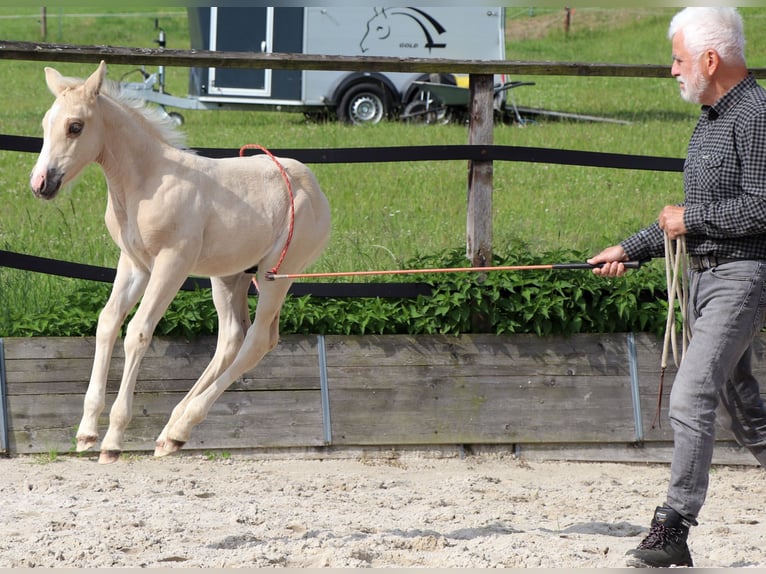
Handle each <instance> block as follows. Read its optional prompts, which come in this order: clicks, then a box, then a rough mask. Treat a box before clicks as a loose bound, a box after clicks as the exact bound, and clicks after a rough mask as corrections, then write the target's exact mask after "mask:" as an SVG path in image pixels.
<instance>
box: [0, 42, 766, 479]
mask: <svg viewBox="0 0 766 574" xmlns="http://www.w3.org/2000/svg"><path fill="white" fill-rule="evenodd" d="M0 59H26V60H35V61H46V62H58V61H67V62H93V63H96V62H98V61H99V60H100V59H105V60H107V62H112V63H121V64H137V65H142V64H151V65H168V66H213V67H233V68H236V67H239V68H244V67H250V68H274V69H280V68H281V69H303V68H306V69H320V70H321V69H326V70H367V71H376V70H387V71H417V72H441V71H444V72H451V73H468V74H469V75H470V76H471V86H472V88H471V97H472V102H471V115H470V118H471V119H470V125H469V137H468V142H469V144H470V147H472V148H474V149H475V150H478V152H477V153H479V155H481V154H483V153H486V152H488V151H492V146H491V144H492V129H491V125H492V123H491V120H490V119H489V118H491V117H492V109H491V104H492V99H491V97H489V90H491V87H492V85H491V81H490V80H489V78H491V74H495V73H505V74H535V75H577V76H620V77H667V76H668V74H669V68H668V67H667V66H651V65H650V66H624V65H616V64H578V63H552V62H538V63H535V62H509V61H494V62H476V61H455V60H438V59H433V60H432V59H428V60H416V59H404V60H402V59H398V58H375V57H367V58H365V57H354V58H348V57H328V56H312V55H305V54H289V55H284V54H253V53H221V52H204V51H182V50H167V49H158V50H150V49H143V48H141V49H137V48H120V47H111V46H70V45H56V44H44V43H29V42H10V41H3V40H0ZM753 72H754V74H755V75H756V77H759V78H760V77H766V70H764V69H754V70H753ZM491 161H492V160H487V159H486V157H484V158H482V157H477V158H473V159H471V160H470V164H469V165H470V166H471V167H470V170H469V171H470V173H469V190H468V191H469V214H468V217H469V220H468V227H467V243H468V249H467V251H468V256H469V259H471V261H472V263H473V264H480V265H481V264H484V262H485V261H487V260H488V259H491V257H490V256H491V217H490V216H491V213H492V209H491V193H492V180H491V177H492V170H491ZM474 176H476V177H474ZM476 214H479V216H480V217H483V218H485V219H484V220H481V219H473V220H472V219H471V218H472V217H474V216H475V215H476ZM488 217H489V219H486V218H488ZM756 343H757V349H756V357H755V360H756V365H757V367H758V369H761V370H764V369H762V367H761V365H766V360H764V359H766V356H765V355H766V344H765V343H764V339H763V338H760V339H758V340H757V341H756ZM214 345H215V340H214V339H212V338H211V339H207V338H206V339H200V340H198V341H194V342H187V341H178V340H164V339H161V338H156V339H155V340H154V341H153V343H152V346H151V348H150V350H149V352H148V353H147V355H146V357H145V359H144V361H143V363H142V369H141V373H140V374H139V381H138V384H137V393H136V398H135V403H134V418H133V421H132V423H131V425H130V427H129V430H128V435H127V441H126V444H125V449H126V450H127V451H145V450H152V449H153V441H154V438H155V437H156V435H157V434H158V433H159V432H160V430H161V428H162V427H163V426H164V424H165V422H166V420H167V417H168V416H169V414H170V410H171V408H172V406H173V405H174V404H175V403H176V402H177V401H178V400H179V399H180V398H181V396H182V395H183V393H185V392H186V390H187V389H188V388H189V387H190V386H191V385H192V383H193V382H194V381H195V380H196V378H197V376H198V375H199V373H201V371H202V370H203V368H204V366H205V364H206V363H207V362H208V360H209V358H210V356H211V355H212V350H213V347H214ZM93 349H94V341H93V339H92V338H77V339H68V338H55V339H48V338H30V339H23V338H7V339H0V403H2V406H3V407H4V408H2V409H0V411H1V412H2V415H1V416H2V418H0V426H1V427H2V429H3V430H4V431H5V432H4V433H3V435H4V436H7V438H6V439H5V441H4V443H5V444H0V451H4V452H6V453H10V454H19V453H40V452H52V451H55V452H66V451H68V450H70V449H71V447H72V444H73V443H72V439H73V437H74V434H75V431H76V425H77V424H78V422H79V419H80V416H81V409H82V399H83V394H84V392H85V388H86V385H87V380H88V377H89V372H90V367H91V362H92V356H93ZM121 353H122V349H121V345H120V344H119V343H118V345H117V346H116V348H115V359H114V361H113V365H112V370H111V372H110V377H109V388H108V392H109V396H110V397H112V398H113V397H114V395H115V393H116V387H117V384H118V382H119V379H120V370H121V367H122V356H121ZM659 357H660V344H659V341H657V340H656V339H655V338H654V337H652V336H649V335H646V334H637V335H634V334H617V335H576V336H573V337H571V338H538V337H535V336H527V335H517V336H497V335H472V336H459V337H447V336H418V337H408V336H401V335H392V336H379V337H377V336H364V337H340V336H327V337H322V336H285V337H283V338H282V340H281V342H280V343H279V345H278V346H277V348H276V349H275V350H274V351H272V352H271V353H270V354H268V355H267V356H266V357H265V358H264V360H263V361H262V362H261V364H259V365H258V367H257V368H256V369H255V370H254V371H253V372H250V373H246V374H245V375H244V376H243V377H241V379H240V380H238V381H237V382H236V383H235V384H234V385H233V386H232V387H231V388H230V389H229V390H227V391H226V393H224V395H223V396H222V397H221V398H220V399H219V400H218V402H217V403H216V404H215V406H214V407H213V408H212V410H211V412H210V414H209V416H208V418H207V419H206V420H205V421H204V422H203V423H202V424H201V425H199V426H198V427H197V428H196V429H195V432H194V434H193V436H192V439H191V441H190V442H189V443H188V444H187V447H186V448H187V450H188V449H196V450H207V449H230V450H233V449H247V450H252V449H265V450H269V449H272V450H273V449H285V448H286V449H303V451H304V452H306V451H311V452H317V453H319V455H321V456H326V455H328V453H331V452H333V450H335V449H347V448H361V449H373V450H374V449H380V448H391V447H403V446H413V447H421V446H429V445H430V446H434V445H436V446H455V445H458V446H460V447H461V448H463V447H465V445H469V446H471V447H473V448H476V447H478V446H487V447H491V446H496V447H499V448H504V449H513V450H514V451H515V452H517V453H520V454H521V455H522V456H527V457H530V458H532V457H535V458H558V459H569V460H625V461H657V462H666V461H668V460H669V456H670V452H671V440H672V438H671V430H670V425H669V422H668V420H667V414H666V412H667V410H666V409H664V410H663V414H662V418H661V419H660V421H659V425H660V426H655V427H653V425H652V419H653V417H654V413H655V408H656V404H657V398H658V381H659ZM758 374H760V375H762V376H763V375H766V372H764V373H758ZM673 375H674V372H673V369H672V368H670V369H668V372H667V373H666V377H665V378H666V385H665V392H664V395H665V398H664V402H665V405H667V394H668V392H669V390H670V388H671V383H672V379H673ZM103 422H104V424H105V423H106V415H105V416H104V419H103ZM719 443H720V448H718V449H717V451H716V458H715V462H719V463H736V464H749V463H752V462H753V460H752V458H751V457H750V456H749V454H748V453H746V452H743V451H742V449H739V448H738V447H736V446H735V445H733V443H732V441H731V437H729V436H727V435H725V434H722V435H721V436H719Z"/></svg>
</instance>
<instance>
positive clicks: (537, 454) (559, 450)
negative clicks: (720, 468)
mask: <svg viewBox="0 0 766 574" xmlns="http://www.w3.org/2000/svg"><path fill="white" fill-rule="evenodd" d="M515 452H516V454H517V456H519V457H520V458H522V459H524V460H529V461H546V460H558V461H562V460H563V461H580V462H629V463H647V464H670V461H671V457H672V455H673V443H672V442H660V441H658V442H653V443H648V444H645V445H642V446H640V447H639V446H637V445H635V444H628V445H622V444H614V443H612V444H606V443H604V444H522V445H517V448H516V451H515ZM713 464H723V465H742V466H759V465H758V462H757V461H756V460H755V458H754V457H753V456H752V455H751V454H750V452H749V451H748V450H747V449H744V448H742V447H740V446H739V445H737V444H736V443H734V442H729V441H720V442H718V443H716V448H715V451H714V452H713Z"/></svg>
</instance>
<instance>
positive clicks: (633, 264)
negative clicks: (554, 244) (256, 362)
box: [266, 259, 648, 281]
mask: <svg viewBox="0 0 766 574" xmlns="http://www.w3.org/2000/svg"><path fill="white" fill-rule="evenodd" d="M646 262H648V259H642V260H639V261H623V265H625V267H626V268H627V269H638V268H639V267H641V265H643V264H644V263H646ZM602 266H603V263H598V264H596V265H591V264H590V263H548V264H540V265H498V266H495V267H444V268H431V269H391V270H382V271H336V272H330V273H271V272H267V273H266V279H267V280H269V281H274V280H275V279H316V278H320V277H364V276H368V275H419V274H425V273H487V272H491V271H544V270H559V269H594V268H596V267H602Z"/></svg>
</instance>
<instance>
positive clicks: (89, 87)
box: [85, 60, 106, 98]
mask: <svg viewBox="0 0 766 574" xmlns="http://www.w3.org/2000/svg"><path fill="white" fill-rule="evenodd" d="M104 76H106V62H104V60H101V63H100V64H99V65H98V68H97V69H96V71H95V72H93V73H92V74H91V75H90V77H89V78H88V79H87V80H85V95H86V96H87V97H89V98H95V97H96V96H98V94H99V92H100V91H101V84H103V83H104Z"/></svg>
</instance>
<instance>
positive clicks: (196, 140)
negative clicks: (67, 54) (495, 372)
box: [0, 7, 766, 336]
mask: <svg viewBox="0 0 766 574" xmlns="http://www.w3.org/2000/svg"><path fill="white" fill-rule="evenodd" d="M99 12H102V11H101V10H99ZM673 13H674V9H668V8H634V9H605V8H600V9H595V8H592V9H588V8H582V9H577V10H576V11H575V13H574V15H573V18H572V24H571V28H570V30H569V33H568V34H565V33H564V31H563V26H562V21H563V11H562V10H560V9H554V8H550V9H548V8H546V9H543V8H537V9H526V8H508V24H507V58H508V59H512V60H550V61H580V62H609V63H650V64H663V63H666V64H669V61H670V46H669V42H668V41H667V38H666V30H667V25H668V22H669V19H670V17H671V16H672V14H673ZM743 14H744V16H745V21H746V26H747V29H748V30H750V35H749V37H748V56H749V63H750V64H751V65H754V66H764V65H766V38H764V37H763V35H759V34H756V33H754V32H753V30H757V29H760V28H761V27H762V25H763V23H764V19H766V9H743ZM155 18H159V21H160V25H161V26H162V27H163V28H164V29H165V30H166V32H167V36H168V47H169V48H179V49H183V48H188V47H189V43H188V42H189V40H188V25H187V17H186V11H185V10H179V9H177V8H169V9H161V8H157V9H146V8H145V9H136V10H135V11H123V10H111V11H109V10H103V12H102V13H99V14H95V13H94V10H93V9H74V8H50V9H49V11H48V37H47V40H48V41H51V42H62V43H73V44H109V45H125V46H137V47H141V46H143V47H154V42H153V41H154V38H155V37H156V31H155V30H154V20H155ZM39 21H40V9H39V8H33V7H31V8H28V9H24V8H0V40H2V39H5V40H25V41H39V40H41V37H40V33H41V31H40V23H39ZM43 65H44V64H43V63H39V62H27V61H12V60H3V61H2V62H0V66H2V71H3V79H4V81H3V82H2V83H0V98H2V101H3V102H4V103H5V105H4V107H3V109H2V111H0V131H2V133H5V134H18V135H33V136H39V135H41V128H40V120H41V118H42V116H43V114H44V112H45V110H46V109H47V108H48V107H49V106H50V104H51V102H52V96H51V95H50V94H49V93H48V91H47V89H46V87H45V84H44V79H43V71H42V68H43ZM55 67H57V68H58V69H59V70H60V71H61V72H63V73H65V74H67V75H76V76H85V75H87V74H89V73H90V72H91V71H92V70H93V69H94V66H93V65H90V64H67V65H64V64H56V65H55ZM109 77H110V78H112V79H115V80H118V79H122V78H125V79H132V80H138V79H139V76H138V74H137V72H136V71H135V67H131V66H111V67H110V68H109ZM523 79H524V80H531V81H534V82H535V85H534V86H526V87H522V88H518V89H517V90H516V91H515V98H516V101H517V102H518V103H519V104H520V105H523V106H531V107H540V108H546V109H551V110H557V111H564V112H572V113H579V114H589V115H596V116H604V117H610V118H618V119H623V120H628V121H629V122H630V124H629V125H617V124H609V123H591V122H569V121H543V120H541V121H538V122H537V123H530V124H527V125H526V126H524V127H520V126H518V125H515V124H513V125H498V126H497V127H496V129H495V136H494V137H495V143H497V144H506V145H521V146H537V147H547V148H557V149H581V150H591V151H609V152H618V153H627V154H639V155H653V156H667V157H682V156H683V155H684V151H685V147H686V143H687V141H688V137H689V134H690V131H691V129H692V127H693V125H694V122H695V120H696V115H697V109H696V107H695V106H692V105H690V104H687V103H685V102H683V101H681V99H680V98H679V96H678V90H677V87H676V85H675V82H674V81H673V80H672V79H670V78H669V79H666V80H665V79H631V78H579V77H560V76H538V77H528V78H527V77H525V78H523ZM187 82H188V70H187V69H185V68H170V69H168V70H167V87H168V91H170V92H171V93H173V94H175V95H182V94H185V91H186V87H187ZM183 114H184V116H185V118H186V122H185V124H184V127H183V129H184V131H185V132H186V134H187V138H188V144H189V145H190V146H193V147H228V148H238V147H239V146H241V145H242V144H245V143H259V144H261V145H264V146H266V147H272V148H291V147H295V148H301V147H328V148H329V147H354V146H357V147H361V146H393V145H402V144H407V145H430V144H463V143H467V129H466V127H465V126H463V125H446V126H417V125H406V124H403V123H396V122H390V123H384V124H381V125H377V126H373V127H369V128H358V127H348V126H345V125H339V124H336V123H322V124H316V123H311V122H308V121H307V120H305V119H304V118H303V116H302V115H300V114H288V113H275V112H263V111H246V112H234V111H220V112H210V111H189V110H184V111H183ZM34 160H35V158H34V156H32V155H31V154H20V153H13V152H5V151H0V189H2V192H0V193H2V194H3V202H2V203H3V209H2V211H0V248H2V249H6V250H11V251H18V252H23V253H29V254H34V255H41V256H45V257H54V258H60V259H66V260H72V261H79V262H84V263H91V264H95V265H109V266H113V265H114V264H115V263H116V258H117V249H116V247H114V246H113V245H112V243H111V240H110V239H109V237H108V236H107V234H106V231H105V229H104V226H103V210H104V205H105V183H104V179H103V176H102V174H101V172H100V170H99V169H98V168H96V167H94V166H91V167H90V168H88V169H87V170H86V172H85V173H84V174H83V175H82V177H81V178H80V179H79V180H78V181H77V182H76V183H75V184H73V185H72V186H71V187H70V189H68V190H66V191H65V192H64V193H62V194H61V195H60V196H59V198H57V199H56V200H54V201H52V202H42V201H39V200H35V199H34V198H33V197H32V195H31V193H30V191H29V189H28V176H29V172H30V170H31V168H32V165H33V163H34ZM313 167H314V169H315V171H316V173H317V175H318V177H319V180H320V182H321V184H322V186H323V188H324V190H325V192H326V193H327V195H328V197H329V199H330V203H331V205H332V213H333V237H332V240H331V243H330V245H329V246H328V248H327V250H326V252H325V254H324V255H323V257H322V258H321V259H320V261H319V262H318V263H317V264H316V265H315V266H314V268H313V270H316V271H340V270H366V269H380V268H393V267H397V266H398V265H400V264H401V263H402V262H404V261H407V260H408V259H410V258H411V257H413V256H415V255H418V254H432V253H438V252H441V251H442V250H444V249H447V248H454V247H459V246H461V245H464V244H465V217H466V214H465V199H466V187H467V170H466V165H465V162H433V163H415V162H413V163H397V164H368V165H317V166H313ZM494 177H495V194H494V249H495V251H496V252H503V251H504V249H507V248H509V247H508V246H511V245H516V244H517V242H518V241H521V242H523V243H524V244H526V245H528V248H529V249H530V250H533V251H534V250H549V249H553V248H557V247H566V248H574V249H577V250H582V251H584V252H592V251H595V250H597V249H600V248H602V247H604V246H606V245H608V244H612V243H614V242H616V241H618V240H620V239H622V238H623V237H624V236H626V235H627V234H629V233H631V232H633V231H635V230H637V229H638V228H640V227H641V226H644V225H646V224H648V223H650V222H651V221H652V220H653V219H654V217H655V215H656V213H657V212H658V211H659V210H660V209H661V208H662V206H664V205H665V204H667V203H671V202H676V201H678V200H679V199H680V198H681V196H682V189H681V177H680V174H668V173H653V172H642V171H636V170H606V169H595V168H587V167H576V166H553V165H542V164H522V163H499V162H498V163H497V164H496V165H495V176H494ZM76 283H77V282H74V281H71V280H65V279H57V278H50V277H46V276H31V275H29V274H24V273H21V272H16V271H13V270H5V269H0V293H2V296H3V304H4V306H6V308H7V307H9V306H11V307H18V306H22V307H23V308H27V309H30V310H34V309H37V308H43V307H47V306H49V305H51V304H52V301H55V298H56V297H58V296H59V294H60V293H63V292H66V291H67V290H69V289H71V288H72V286H73V285H75V284H76ZM0 336H2V313H0Z"/></svg>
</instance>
